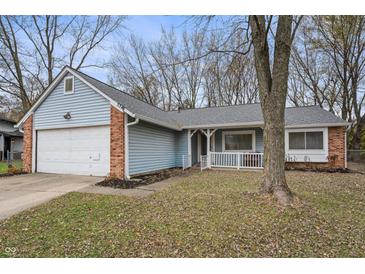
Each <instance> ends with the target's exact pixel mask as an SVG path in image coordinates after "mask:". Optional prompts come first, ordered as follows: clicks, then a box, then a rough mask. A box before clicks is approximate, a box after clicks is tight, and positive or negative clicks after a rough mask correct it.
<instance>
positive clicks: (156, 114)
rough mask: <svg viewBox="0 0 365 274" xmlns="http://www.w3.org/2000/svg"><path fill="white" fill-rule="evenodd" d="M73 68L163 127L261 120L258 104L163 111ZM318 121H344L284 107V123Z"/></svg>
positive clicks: (319, 111) (314, 109) (325, 113)
mask: <svg viewBox="0 0 365 274" xmlns="http://www.w3.org/2000/svg"><path fill="white" fill-rule="evenodd" d="M73 71H74V72H75V73H76V74H78V75H79V76H81V77H82V78H84V79H85V80H86V81H88V82H89V83H90V84H91V85H93V86H94V87H95V88H97V89H98V90H99V91H101V92H103V93H104V94H105V95H106V96H108V97H110V98H111V99H113V100H114V101H116V102H117V103H119V104H120V105H121V106H122V107H124V108H126V109H127V110H128V111H130V112H132V113H134V114H135V115H136V117H139V118H140V119H142V120H147V121H148V120H149V121H151V120H153V121H155V122H157V123H159V124H162V125H165V126H167V127H171V128H175V129H182V128H189V127H190V128H194V127H199V126H222V125H229V124H231V125H233V124H242V125H244V124H247V125H262V124H263V123H264V121H263V117H262V112H261V106H260V104H246V105H235V106H224V107H210V108H198V109H187V110H181V111H180V112H178V111H163V110H161V109H160V108H157V107H155V106H152V105H150V104H148V103H146V102H143V101H141V100H139V99H137V98H135V97H133V96H131V95H129V94H127V93H125V92H123V91H121V90H118V89H116V88H114V87H112V86H110V85H107V84H105V83H103V82H101V81H99V80H97V79H95V78H92V77H90V76H88V75H87V74H84V73H82V72H79V71H76V70H73ZM321 124H322V125H329V124H338V125H339V124H343V125H346V121H344V120H342V119H340V118H338V117H337V116H335V115H334V114H332V113H330V112H328V111H326V110H324V109H322V108H320V107H319V106H310V107H289V108H286V110H285V125H286V126H301V125H308V126H310V125H316V126H318V125H321Z"/></svg>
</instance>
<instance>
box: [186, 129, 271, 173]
mask: <svg viewBox="0 0 365 274" xmlns="http://www.w3.org/2000/svg"><path fill="white" fill-rule="evenodd" d="M182 157H183V159H182V161H183V169H185V168H188V167H192V166H196V167H200V168H201V169H202V170H203V169H208V168H234V169H262V168H263V162H264V158H263V130H262V128H261V127H255V128H215V129H194V130H188V154H187V155H183V156H182Z"/></svg>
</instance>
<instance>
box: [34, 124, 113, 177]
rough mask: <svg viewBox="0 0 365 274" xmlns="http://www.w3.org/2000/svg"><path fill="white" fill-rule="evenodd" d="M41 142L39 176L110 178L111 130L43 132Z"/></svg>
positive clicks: (38, 142)
mask: <svg viewBox="0 0 365 274" xmlns="http://www.w3.org/2000/svg"><path fill="white" fill-rule="evenodd" d="M37 138H38V139H37V171H38V172H46V173H59V174H76V175H94V176H106V175H108V173H109V170H110V168H109V163H110V157H109V155H110V130H109V126H99V127H84V128H72V129H71V128H68V129H52V130H40V131H38V134H37Z"/></svg>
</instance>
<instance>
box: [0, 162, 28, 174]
mask: <svg viewBox="0 0 365 274" xmlns="http://www.w3.org/2000/svg"><path fill="white" fill-rule="evenodd" d="M13 166H14V167H15V168H16V169H22V167H23V161H21V160H15V161H13ZM4 173H8V163H7V162H6V161H0V174H4Z"/></svg>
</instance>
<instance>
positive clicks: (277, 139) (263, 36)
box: [249, 16, 299, 205]
mask: <svg viewBox="0 0 365 274" xmlns="http://www.w3.org/2000/svg"><path fill="white" fill-rule="evenodd" d="M271 22H272V17H268V18H267V17H265V16H250V18H249V24H250V27H251V36H252V43H253V46H254V55H255V67H256V74H257V79H258V85H259V95H260V102H261V108H262V114H263V118H264V159H265V167H264V181H263V182H262V186H261V191H262V193H265V194H273V195H274V196H275V197H276V198H277V199H278V201H279V203H281V204H283V205H290V204H291V203H292V201H293V194H292V192H291V191H290V189H289V187H288V185H287V183H286V179H285V149H284V133H285V127H284V126H285V120H284V114H285V102H286V96H287V91H288V75H289V70H288V67H289V59H290V52H291V43H292V39H293V36H294V32H295V29H296V27H294V30H292V25H293V18H292V16H279V17H278V20H277V26H276V34H275V35H274V42H273V46H274V48H273V60H272V62H270V56H271V52H272V51H271V50H270V47H269V44H270V43H269V41H268V40H269V38H268V36H269V33H270V32H271V33H272V30H271V26H270V25H271ZM297 24H299V22H297Z"/></svg>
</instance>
